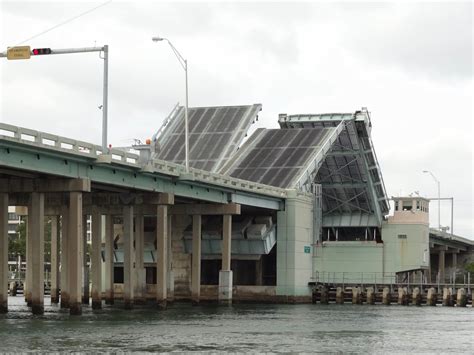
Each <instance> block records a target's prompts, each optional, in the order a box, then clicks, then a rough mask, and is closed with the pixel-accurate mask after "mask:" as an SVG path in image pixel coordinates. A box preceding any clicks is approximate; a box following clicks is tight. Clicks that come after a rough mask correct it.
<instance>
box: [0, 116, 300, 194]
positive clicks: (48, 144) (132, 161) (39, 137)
mask: <svg viewBox="0 0 474 355" xmlns="http://www.w3.org/2000/svg"><path fill="white" fill-rule="evenodd" d="M0 140H4V141H11V142H16V143H21V144H27V145H31V146H34V147H41V148H42V149H49V150H52V151H57V152H61V153H68V154H75V155H78V156H81V157H86V158H91V159H93V160H98V159H100V157H101V156H103V155H108V156H110V163H115V164H121V165H126V166H128V167H132V168H136V169H138V170H142V171H144V172H149V173H159V174H163V175H171V176H175V177H180V178H182V179H183V180H194V181H197V182H202V183H204V184H212V185H219V186H221V187H227V188H230V189H236V190H241V191H246V192H251V193H257V194H262V195H266V196H271V197H278V198H286V197H287V190H285V189H282V188H278V187H273V186H270V185H264V184H259V183H254V182H251V181H247V180H241V179H236V178H233V177H230V176H226V175H221V174H217V173H210V172H208V171H204V170H199V169H194V168H190V169H189V173H186V171H185V167H184V166H182V165H179V164H174V163H170V162H167V161H164V160H158V159H153V160H152V161H151V162H149V163H148V164H141V163H139V155H138V154H135V153H130V152H126V151H123V150H120V149H114V148H110V149H108V150H107V152H103V150H102V147H101V146H98V145H95V144H92V143H87V142H83V141H79V140H74V139H71V138H65V137H61V136H57V135H53V134H50V133H45V132H40V131H35V130H32V129H29V128H23V127H17V126H13V125H10V124H6V123H0ZM298 194H301V195H306V194H305V193H303V192H301V193H299V192H298Z"/></svg>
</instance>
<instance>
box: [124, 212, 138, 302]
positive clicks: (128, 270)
mask: <svg viewBox="0 0 474 355" xmlns="http://www.w3.org/2000/svg"><path fill="white" fill-rule="evenodd" d="M123 252H124V253H123V255H124V259H123V301H124V305H125V309H132V308H133V296H134V294H133V287H134V285H135V283H134V281H133V279H134V276H135V272H134V270H133V263H134V260H133V254H134V250H133V206H124V207H123Z"/></svg>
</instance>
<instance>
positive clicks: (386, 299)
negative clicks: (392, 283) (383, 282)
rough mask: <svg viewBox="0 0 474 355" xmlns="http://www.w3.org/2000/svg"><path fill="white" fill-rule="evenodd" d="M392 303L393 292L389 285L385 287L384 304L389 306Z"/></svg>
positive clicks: (383, 292) (383, 293)
mask: <svg viewBox="0 0 474 355" xmlns="http://www.w3.org/2000/svg"><path fill="white" fill-rule="evenodd" d="M390 303H391V294H390V289H389V288H388V287H384V288H383V291H382V304H384V305H386V306H388V305H390Z"/></svg>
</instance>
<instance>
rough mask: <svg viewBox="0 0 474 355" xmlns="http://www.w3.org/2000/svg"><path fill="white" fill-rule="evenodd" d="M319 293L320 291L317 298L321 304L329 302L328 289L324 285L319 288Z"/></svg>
mask: <svg viewBox="0 0 474 355" xmlns="http://www.w3.org/2000/svg"><path fill="white" fill-rule="evenodd" d="M319 293H320V295H321V296H320V298H319V302H320V303H321V304H328V303H329V294H328V289H327V287H326V286H321V287H320V289H319Z"/></svg>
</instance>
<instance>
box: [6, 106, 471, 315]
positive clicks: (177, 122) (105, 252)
mask: <svg viewBox="0 0 474 355" xmlns="http://www.w3.org/2000/svg"><path fill="white" fill-rule="evenodd" d="M261 109H262V107H261V105H259V104H255V105H248V106H225V107H196V108H190V109H189V137H190V139H189V142H190V147H189V165H190V168H189V171H186V169H185V167H184V166H183V165H184V159H185V152H184V108H183V107H177V108H176V109H175V110H173V112H172V113H171V114H170V115H169V117H168V118H167V119H166V120H165V122H164V123H163V125H162V127H161V128H160V129H159V131H158V134H156V135H155V136H154V137H153V139H152V141H151V144H145V145H138V146H134V147H129V148H122V149H116V148H114V149H109V150H108V151H102V149H101V147H99V146H96V145H93V144H90V143H86V142H80V141H77V140H74V139H70V138H64V137H59V136H55V135H52V134H48V133H45V132H37V131H33V130H30V129H27V128H21V127H16V126H13V125H9V124H3V123H1V124H0V285H1V288H0V311H7V309H8V281H9V280H8V272H7V271H8V209H9V207H10V208H11V207H12V206H17V207H23V210H25V211H26V212H25V214H26V220H27V222H26V223H27V257H26V259H27V260H26V279H25V280H24V290H25V292H24V294H25V298H26V301H27V303H28V304H29V305H31V307H32V312H33V313H39V314H40V313H42V312H44V252H43V251H44V239H45V232H44V231H45V228H44V226H45V223H49V224H51V273H50V276H51V280H50V283H51V302H52V303H59V304H60V306H61V307H63V308H69V309H70V313H71V314H81V311H82V304H83V303H89V299H90V298H91V299H92V307H93V308H96V309H97V308H100V307H102V304H103V301H105V303H107V304H113V303H114V302H116V301H117V304H118V303H120V304H123V306H124V307H125V308H132V307H133V305H134V304H140V303H145V302H156V304H157V305H158V306H160V307H166V306H167V304H168V303H169V302H172V301H179V300H187V301H192V302H194V303H199V302H203V301H218V302H220V303H223V304H229V303H231V302H238V301H253V302H311V300H312V294H313V288H314V287H315V285H317V284H318V283H324V282H336V281H337V282H341V281H342V282H344V281H346V282H348V283H350V282H352V283H364V282H366V283H378V284H385V283H387V284H388V283H393V282H397V281H398V280H406V279H407V278H408V279H409V278H411V280H416V282H420V280H421V281H423V280H424V281H427V280H428V281H430V282H431V281H432V280H433V279H436V278H438V279H439V278H443V279H444V278H445V277H446V275H448V274H449V272H450V270H453V269H456V267H457V265H458V263H460V262H464V261H466V260H468V259H469V258H470V257H471V256H472V250H473V247H474V245H473V243H472V242H471V241H470V240H468V239H464V238H461V237H457V236H453V235H448V234H446V233H444V232H439V231H434V230H430V228H429V223H428V222H429V219H428V217H429V201H428V200H427V199H425V198H422V197H419V196H414V197H397V198H393V202H394V207H395V208H394V211H393V215H391V216H389V209H390V205H389V198H388V197H387V194H386V191H385V187H384V182H383V179H382V173H381V169H380V167H379V164H378V161H377V156H376V154H375V149H374V146H373V143H372V140H371V128H372V123H371V119H370V114H369V112H368V111H367V110H366V109H365V108H363V109H362V110H360V111H356V112H355V113H348V114H314V115H287V114H281V115H279V118H278V123H279V125H280V128H279V129H256V130H255V131H254V133H253V134H251V135H250V137H247V139H246V136H247V134H248V132H249V131H250V130H251V129H252V124H253V123H255V121H256V120H258V115H259V112H260V111H261ZM18 210H20V209H18ZM88 225H90V228H89V236H90V243H91V244H90V246H88V242H87V239H88V238H87V236H88V234H87V233H88V228H87V226H88Z"/></svg>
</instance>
